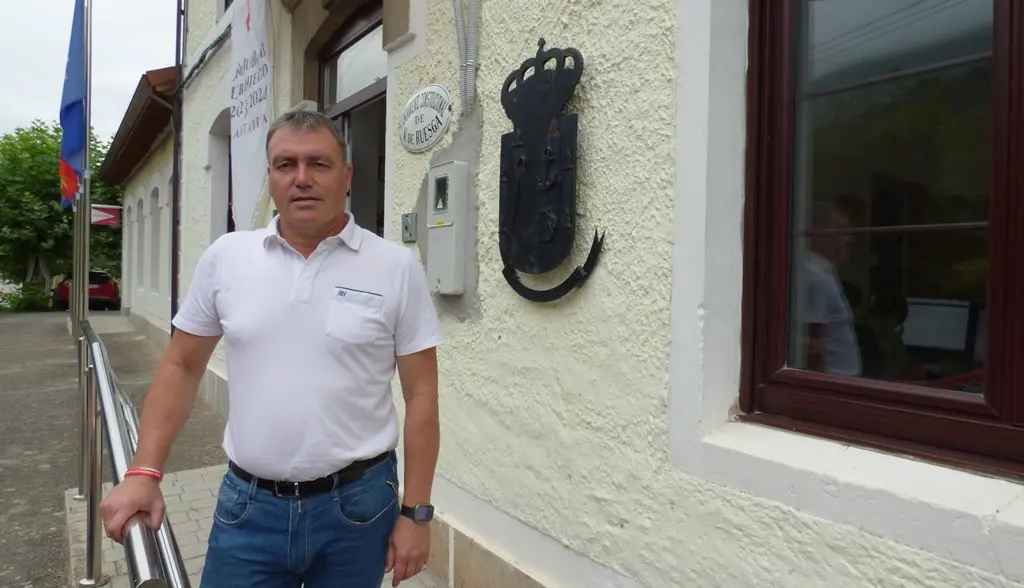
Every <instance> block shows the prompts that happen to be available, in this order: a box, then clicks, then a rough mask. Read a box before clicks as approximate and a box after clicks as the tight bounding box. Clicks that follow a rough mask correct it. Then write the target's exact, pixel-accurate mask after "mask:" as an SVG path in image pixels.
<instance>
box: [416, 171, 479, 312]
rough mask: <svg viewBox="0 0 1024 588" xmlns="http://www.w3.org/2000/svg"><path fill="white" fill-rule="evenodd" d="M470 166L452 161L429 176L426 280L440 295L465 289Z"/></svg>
mask: <svg viewBox="0 0 1024 588" xmlns="http://www.w3.org/2000/svg"><path fill="white" fill-rule="evenodd" d="M468 193H469V165H467V164H466V162H464V161H449V162H446V163H441V164H438V165H435V166H433V167H431V168H430V173H429V174H428V176H427V210H426V213H427V222H426V225H427V268H426V269H427V281H428V282H429V283H430V290H431V291H432V292H436V293H438V294H456V295H458V294H462V293H463V292H465V290H466V237H467V233H468V232H469V231H468V229H469V227H467V226H466V224H467V223H466V217H467V215H466V208H467V206H468V203H467V200H469V196H468Z"/></svg>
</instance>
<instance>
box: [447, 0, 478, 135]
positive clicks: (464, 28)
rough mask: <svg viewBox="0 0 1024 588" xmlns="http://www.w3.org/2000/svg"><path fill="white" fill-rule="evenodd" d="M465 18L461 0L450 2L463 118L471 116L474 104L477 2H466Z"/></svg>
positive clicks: (474, 0)
mask: <svg viewBox="0 0 1024 588" xmlns="http://www.w3.org/2000/svg"><path fill="white" fill-rule="evenodd" d="M466 4H467V6H466V10H465V16H464V15H463V9H462V0H452V7H453V8H454V9H455V35H456V39H457V41H458V44H459V102H460V103H461V104H462V114H463V116H469V115H471V114H473V104H475V103H476V70H477V69H479V67H480V65H479V64H478V63H477V60H476V56H477V48H478V38H477V31H478V27H477V22H478V21H479V9H480V3H479V0H466Z"/></svg>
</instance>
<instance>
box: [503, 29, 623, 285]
mask: <svg viewBox="0 0 1024 588" xmlns="http://www.w3.org/2000/svg"><path fill="white" fill-rule="evenodd" d="M537 45H538V47H537V55H536V56H535V57H533V58H531V59H527V60H526V61H524V62H523V63H522V65H521V66H520V67H519V69H517V70H514V71H513V72H512V73H510V74H509V75H508V77H507V78H505V84H504V85H503V86H502V89H501V105H502V106H503V107H504V109H505V114H506V115H508V118H509V120H511V121H512V125H513V129H512V131H511V132H509V133H505V134H504V135H502V136H501V193H500V198H499V212H498V249H499V251H500V252H501V260H502V262H503V263H504V266H505V267H504V269H503V270H502V275H504V276H505V281H507V282H508V284H509V286H511V287H512V289H513V290H514V291H515V292H516V293H517V294H519V295H520V296H522V297H523V298H526V299H527V300H530V301H533V302H551V301H553V300H558V299H559V298H561V297H563V296H565V295H566V294H568V293H569V292H571V291H572V290H574V289H576V288H579V287H580V286H582V285H583V284H584V283H585V282H586V281H587V278H588V277H590V274H591V273H592V272H593V271H594V268H595V267H596V266H597V259H598V257H600V255H601V248H602V246H603V245H604V234H603V233H602V234H601V235H600V236H599V235H598V233H597V231H596V230H595V231H594V241H593V243H592V244H591V247H590V254H589V255H588V256H587V260H586V261H585V262H584V264H583V265H582V266H577V267H576V269H575V270H573V272H572V274H570V275H569V277H567V278H566V279H565V280H564V281H563V282H562V283H561V284H559V285H557V286H555V287H554V288H551V289H549V290H534V289H532V288H529V287H527V286H526V285H525V284H523V283H522V282H521V281H520V280H519V274H518V273H517V272H523V273H526V274H542V273H545V272H549V271H551V270H553V269H555V268H557V267H558V266H559V265H560V264H561V263H562V262H564V261H565V259H566V258H568V257H569V255H570V254H571V253H572V248H573V243H574V241H575V237H576V137H577V128H578V123H579V116H578V115H577V114H575V113H572V114H569V113H567V106H568V103H569V99H570V98H572V95H573V92H574V91H575V90H576V85H577V84H578V83H579V81H580V77H581V76H582V75H583V56H582V55H581V54H580V52H579V51H577V50H576V49H573V48H567V49H554V48H553V49H547V50H545V49H544V45H545V43H544V39H540V41H539V42H538V44H537ZM549 64H553V65H554V67H549ZM531 71H532V74H530V75H527V74H528V72H531Z"/></svg>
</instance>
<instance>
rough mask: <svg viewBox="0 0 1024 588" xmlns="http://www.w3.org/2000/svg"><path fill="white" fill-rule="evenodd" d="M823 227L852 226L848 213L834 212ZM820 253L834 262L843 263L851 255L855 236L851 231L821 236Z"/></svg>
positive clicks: (837, 228) (835, 228)
mask: <svg viewBox="0 0 1024 588" xmlns="http://www.w3.org/2000/svg"><path fill="white" fill-rule="evenodd" d="M822 228H823V229H827V230H840V231H841V230H843V229H848V228H850V223H849V221H848V220H847V219H846V215H844V214H842V213H840V212H834V213H832V214H830V215H829V216H828V219H827V220H826V221H825V223H824V226H823V227H822ZM820 240H821V242H820V244H819V247H820V249H821V251H820V253H821V254H822V255H824V256H825V257H827V258H829V259H830V260H831V261H832V262H833V263H843V262H844V261H846V260H847V258H849V257H850V249H851V247H852V245H853V236H852V235H850V234H849V233H830V234H828V235H824V236H822V237H820Z"/></svg>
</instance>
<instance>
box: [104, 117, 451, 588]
mask: <svg viewBox="0 0 1024 588" xmlns="http://www.w3.org/2000/svg"><path fill="white" fill-rule="evenodd" d="M267 160H268V163H269V171H268V174H269V183H270V193H271V197H272V198H273V200H274V204H275V205H276V206H277V209H278V211H279V214H278V216H277V217H276V218H275V219H274V221H273V222H272V223H271V225H270V227H268V228H267V229H264V230H261V231H243V232H237V233H229V234H227V235H224V236H222V237H221V238H219V239H217V241H216V242H215V243H213V245H211V246H210V247H209V248H208V249H207V250H206V252H205V253H204V254H203V256H202V257H201V259H200V260H199V263H198V264H197V265H196V270H195V275H194V277H193V281H192V284H191V286H190V288H189V292H188V296H187V298H186V299H185V302H184V303H183V305H182V307H181V310H180V311H179V312H178V314H177V316H175V317H174V319H173V324H174V325H175V327H177V330H176V331H175V332H174V335H173V336H172V337H171V342H170V344H169V345H168V347H167V350H166V352H165V353H164V356H163V357H162V358H161V360H160V363H159V365H158V366H157V369H156V374H155V376H154V378H153V383H152V386H151V387H150V390H149V392H148V394H147V397H146V402H145V405H144V407H143V412H142V418H141V422H140V435H139V442H138V449H137V450H136V454H135V458H134V460H133V461H132V468H131V469H130V470H129V474H130V475H127V476H126V477H125V479H124V480H123V481H122V482H121V483H120V484H119V485H117V486H116V487H115V488H114V489H113V490H112V491H111V492H110V494H109V495H108V496H107V497H106V499H105V500H104V501H103V503H102V505H101V507H100V508H101V512H102V515H103V521H104V524H105V527H106V531H107V534H108V535H109V536H110V537H112V538H113V539H114V540H115V541H118V542H120V541H121V540H122V539H123V532H124V527H125V524H126V522H127V521H128V520H129V519H130V518H131V517H133V516H135V515H138V514H141V515H142V516H143V517H144V520H146V521H147V523H148V524H149V525H150V526H151V527H153V528H157V526H158V525H159V524H160V521H161V520H162V517H163V514H164V502H163V498H162V495H161V493H160V487H159V480H160V478H161V477H162V474H161V472H162V468H163V466H164V462H165V459H166V457H167V454H168V452H169V450H170V448H171V444H172V443H173V441H174V439H175V438H176V437H177V435H178V433H179V432H180V430H181V428H182V426H183V425H184V423H185V421H186V419H187V418H188V415H189V413H190V411H191V410H192V406H193V403H194V402H195V397H196V391H197V387H198V384H199V381H200V379H201V378H202V376H203V374H204V372H205V369H206V365H207V362H208V361H209V358H210V355H211V354H212V353H213V350H214V347H215V346H216V344H217V341H218V340H219V339H220V337H221V336H223V337H224V341H225V346H226V354H227V370H228V381H229V405H230V408H229V413H228V419H227V427H226V429H225V432H224V450H225V452H226V453H227V456H228V459H229V469H228V471H227V472H226V473H225V475H224V478H223V481H222V484H221V486H220V490H219V495H218V497H217V505H216V507H215V510H214V517H213V518H214V521H213V526H212V529H211V531H210V537H209V550H208V551H207V554H206V562H205V566H204V569H203V577H202V586H203V588H235V587H238V588H242V587H244V588H251V587H253V586H259V587H261V588H298V587H299V586H300V584H301V585H303V586H305V588H327V587H331V588H333V587H336V586H345V587H348V588H378V587H379V586H380V584H381V582H382V581H383V576H384V574H385V573H386V572H387V571H392V570H393V571H394V575H393V580H392V585H393V586H397V585H398V583H399V582H401V581H402V580H404V579H407V578H411V577H412V576H414V575H415V574H417V573H418V572H419V571H420V570H421V569H422V567H423V566H424V565H425V563H426V560H427V553H428V549H429V542H430V535H429V527H428V526H427V523H428V522H429V521H430V519H431V517H432V513H433V508H432V507H431V506H430V492H431V486H432V482H433V477H434V468H435V466H436V462H437V453H438V442H439V441H438V438H439V426H438V406H437V358H436V351H435V347H436V346H437V345H438V344H439V343H440V341H441V334H440V329H439V327H438V321H437V316H436V313H435V310H434V307H433V303H432V301H431V298H430V292H429V289H428V286H427V281H426V276H425V274H424V271H423V268H422V266H421V265H420V264H419V262H418V261H417V259H416V258H415V257H414V256H413V255H412V253H411V252H410V251H409V250H407V249H405V248H404V247H402V246H400V245H398V244H395V243H392V242H390V241H386V240H384V239H381V238H379V237H377V236H376V235H375V234H374V233H372V232H370V231H366V230H364V229H362V228H360V227H359V226H358V225H356V223H355V220H354V219H353V217H352V216H351V215H350V214H349V213H347V212H346V210H345V199H346V194H347V192H348V189H349V186H350V182H351V172H352V166H351V164H349V163H348V162H347V161H346V153H345V143H344V140H343V138H342V137H341V136H340V135H339V134H338V132H337V131H336V130H335V129H334V127H333V126H332V125H331V121H330V120H329V119H327V118H326V117H324V116H323V115H321V114H317V113H311V112H304V111H295V112H289V113H287V114H284V115H283V116H281V117H280V118H279V119H278V120H277V121H275V122H274V124H273V125H272V126H271V128H270V130H269V131H268V136H267ZM396 367H397V371H398V375H399V378H400V380H401V384H402V392H403V395H404V396H405V402H406V416H405V487H404V496H402V498H401V499H400V498H399V491H398V476H397V471H396V470H397V463H396V458H395V453H394V450H395V447H396V445H397V443H398V418H397V413H396V412H395V407H394V403H393V401H392V398H391V392H390V382H391V379H392V378H393V376H394V374H395V370H396Z"/></svg>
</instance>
